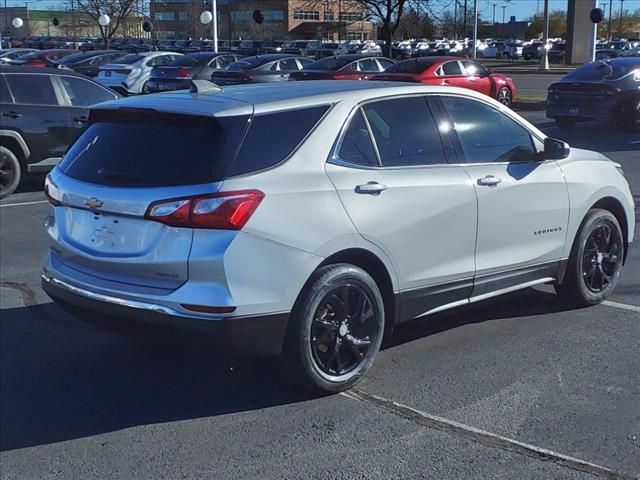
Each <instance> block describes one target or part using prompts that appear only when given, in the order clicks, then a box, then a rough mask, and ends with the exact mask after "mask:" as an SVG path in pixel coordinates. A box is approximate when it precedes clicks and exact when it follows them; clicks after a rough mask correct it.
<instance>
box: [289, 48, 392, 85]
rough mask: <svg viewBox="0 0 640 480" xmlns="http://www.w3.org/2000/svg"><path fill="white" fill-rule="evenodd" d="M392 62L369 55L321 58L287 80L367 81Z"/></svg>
mask: <svg viewBox="0 0 640 480" xmlns="http://www.w3.org/2000/svg"><path fill="white" fill-rule="evenodd" d="M394 64H395V62H394V61H393V60H389V59H388V58H384V57H374V56H371V55H357V54H354V55H337V56H334V57H327V58H323V59H322V60H318V61H317V62H314V63H312V64H311V65H309V66H308V67H305V68H303V69H302V70H300V71H299V72H294V73H292V74H291V75H290V76H289V80H367V79H369V78H371V76H372V75H375V74H378V73H380V72H383V71H385V70H386V69H387V68H389V67H391V66H392V65H394Z"/></svg>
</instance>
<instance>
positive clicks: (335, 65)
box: [306, 57, 357, 71]
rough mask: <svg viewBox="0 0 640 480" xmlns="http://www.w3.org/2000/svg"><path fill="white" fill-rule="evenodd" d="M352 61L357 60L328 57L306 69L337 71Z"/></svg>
mask: <svg viewBox="0 0 640 480" xmlns="http://www.w3.org/2000/svg"><path fill="white" fill-rule="evenodd" d="M354 60H357V57H356V58H353V57H329V58H324V59H322V60H318V61H317V62H315V63H312V64H311V65H309V66H308V67H306V68H308V69H309V70H328V71H333V70H338V69H340V68H342V67H344V66H345V65H347V64H349V63H351V62H353V61H354Z"/></svg>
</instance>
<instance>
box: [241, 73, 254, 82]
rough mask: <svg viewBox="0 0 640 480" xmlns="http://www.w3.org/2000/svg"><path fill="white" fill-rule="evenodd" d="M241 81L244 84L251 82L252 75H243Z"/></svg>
mask: <svg viewBox="0 0 640 480" xmlns="http://www.w3.org/2000/svg"><path fill="white" fill-rule="evenodd" d="M242 80H243V81H245V82H250V81H251V80H253V76H252V75H245V76H244V77H242Z"/></svg>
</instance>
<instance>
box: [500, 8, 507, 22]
mask: <svg viewBox="0 0 640 480" xmlns="http://www.w3.org/2000/svg"><path fill="white" fill-rule="evenodd" d="M500 8H501V9H502V24H503V25H504V16H505V12H506V11H507V6H506V5H501V6H500Z"/></svg>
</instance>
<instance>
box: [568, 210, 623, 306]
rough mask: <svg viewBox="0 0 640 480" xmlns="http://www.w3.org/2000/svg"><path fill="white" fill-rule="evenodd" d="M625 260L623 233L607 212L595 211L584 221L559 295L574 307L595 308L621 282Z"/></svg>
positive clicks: (614, 219) (613, 217)
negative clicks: (623, 261)
mask: <svg viewBox="0 0 640 480" xmlns="http://www.w3.org/2000/svg"><path fill="white" fill-rule="evenodd" d="M623 258H624V241H623V237H622V230H621V228H620V224H619V223H618V220H617V219H616V217H615V216H614V215H613V214H612V213H611V212H609V211H608V210H603V209H599V208H595V209H593V210H590V211H589V213H587V216H586V217H585V219H584V220H583V221H582V226H581V227H580V230H579V231H578V234H577V236H576V239H575V241H574V243H573V247H572V248H571V255H570V256H569V264H568V266H567V273H566V275H565V278H564V281H563V282H562V284H560V285H556V291H557V292H558V295H559V296H560V297H561V298H562V299H563V300H565V301H567V302H568V303H570V304H571V305H574V306H580V307H584V306H589V305H596V304H598V303H600V302H602V301H603V300H604V299H605V298H607V296H609V295H610V294H611V292H612V291H613V289H614V288H615V287H616V284H617V283H618V279H619V277H620V271H621V270H622V259H623Z"/></svg>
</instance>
